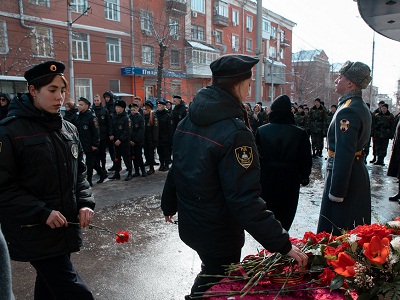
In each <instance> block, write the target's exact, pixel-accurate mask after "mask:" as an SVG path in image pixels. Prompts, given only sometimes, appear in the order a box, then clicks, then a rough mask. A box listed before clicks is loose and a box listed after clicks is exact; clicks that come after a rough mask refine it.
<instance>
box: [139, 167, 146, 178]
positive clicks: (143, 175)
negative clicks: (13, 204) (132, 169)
mask: <svg viewBox="0 0 400 300" xmlns="http://www.w3.org/2000/svg"><path fill="white" fill-rule="evenodd" d="M140 170H141V171H142V177H146V176H147V174H146V168H145V167H144V166H141V167H140Z"/></svg>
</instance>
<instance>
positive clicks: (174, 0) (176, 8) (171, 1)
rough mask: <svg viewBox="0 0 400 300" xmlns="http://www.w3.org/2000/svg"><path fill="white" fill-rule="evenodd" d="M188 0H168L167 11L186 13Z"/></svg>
mask: <svg viewBox="0 0 400 300" xmlns="http://www.w3.org/2000/svg"><path fill="white" fill-rule="evenodd" d="M186 9H187V4H186V0H167V12H169V13H177V14H186Z"/></svg>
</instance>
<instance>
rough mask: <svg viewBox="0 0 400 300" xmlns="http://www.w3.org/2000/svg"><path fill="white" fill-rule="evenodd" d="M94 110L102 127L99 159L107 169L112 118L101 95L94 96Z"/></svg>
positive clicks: (98, 152)
mask: <svg viewBox="0 0 400 300" xmlns="http://www.w3.org/2000/svg"><path fill="white" fill-rule="evenodd" d="M93 111H94V113H95V114H96V117H97V120H98V122H99V127H100V145H99V149H98V151H97V161H98V162H99V164H100V165H101V168H102V169H103V170H104V171H106V150H107V145H108V143H109V142H110V136H111V118H110V113H109V112H108V110H107V109H106V108H105V107H104V106H103V105H102V104H101V99H100V96H99V95H95V96H94V97H93ZM98 183H99V182H98Z"/></svg>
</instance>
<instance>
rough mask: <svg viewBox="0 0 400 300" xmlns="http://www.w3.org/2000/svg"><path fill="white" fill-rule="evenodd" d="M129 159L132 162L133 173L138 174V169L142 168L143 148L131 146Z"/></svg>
mask: <svg viewBox="0 0 400 300" xmlns="http://www.w3.org/2000/svg"><path fill="white" fill-rule="evenodd" d="M131 157H132V160H133V166H134V168H135V172H136V173H139V169H141V168H143V167H144V163H143V146H142V145H137V144H135V145H134V146H131Z"/></svg>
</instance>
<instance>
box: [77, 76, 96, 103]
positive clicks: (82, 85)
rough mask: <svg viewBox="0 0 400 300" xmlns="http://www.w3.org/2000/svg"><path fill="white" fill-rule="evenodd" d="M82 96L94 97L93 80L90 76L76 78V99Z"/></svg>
mask: <svg viewBox="0 0 400 300" xmlns="http://www.w3.org/2000/svg"><path fill="white" fill-rule="evenodd" d="M80 97H83V98H86V99H93V98H92V80H91V79H90V78H76V79H75V99H79V98H80Z"/></svg>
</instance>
